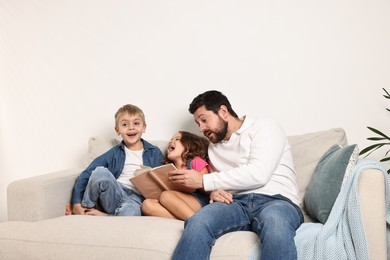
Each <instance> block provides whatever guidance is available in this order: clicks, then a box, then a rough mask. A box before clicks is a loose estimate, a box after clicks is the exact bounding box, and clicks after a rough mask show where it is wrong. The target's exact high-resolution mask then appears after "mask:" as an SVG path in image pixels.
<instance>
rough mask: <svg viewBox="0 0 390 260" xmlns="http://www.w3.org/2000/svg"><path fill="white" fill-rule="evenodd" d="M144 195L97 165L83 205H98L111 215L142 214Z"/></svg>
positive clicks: (89, 206)
mask: <svg viewBox="0 0 390 260" xmlns="http://www.w3.org/2000/svg"><path fill="white" fill-rule="evenodd" d="M143 200H144V199H143V197H142V196H141V195H139V194H137V193H135V192H134V191H133V190H132V189H130V188H127V187H125V186H123V185H121V184H120V183H118V182H117V180H116V179H115V177H114V175H113V174H112V173H111V172H110V171H109V170H108V169H107V168H105V167H96V169H95V170H94V171H93V172H92V175H91V177H90V178H89V181H88V185H87V187H86V189H85V193H84V197H83V201H82V202H81V205H82V206H83V207H85V208H93V207H95V206H97V207H98V208H99V209H102V210H103V211H105V212H106V213H108V214H109V215H115V216H141V204H142V202H143Z"/></svg>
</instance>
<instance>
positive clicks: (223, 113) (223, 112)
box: [218, 105, 229, 120]
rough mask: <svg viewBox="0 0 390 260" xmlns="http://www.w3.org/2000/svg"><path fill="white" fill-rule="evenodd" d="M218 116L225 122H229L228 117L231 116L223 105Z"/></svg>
mask: <svg viewBox="0 0 390 260" xmlns="http://www.w3.org/2000/svg"><path fill="white" fill-rule="evenodd" d="M218 115H219V116H220V117H221V118H222V119H224V120H227V118H228V115H229V111H228V109H227V107H226V106H225V105H221V106H220V107H219V110H218Z"/></svg>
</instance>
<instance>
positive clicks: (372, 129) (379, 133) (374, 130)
mask: <svg viewBox="0 0 390 260" xmlns="http://www.w3.org/2000/svg"><path fill="white" fill-rule="evenodd" d="M367 128H368V129H370V130H371V131H373V132H374V133H376V134H378V135H380V136H383V137H384V138H386V139H387V140H390V137H388V136H387V135H385V134H384V133H382V132H381V131H379V130H377V129H375V128H373V127H370V126H367Z"/></svg>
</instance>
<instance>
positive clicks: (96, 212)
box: [85, 208, 108, 216]
mask: <svg viewBox="0 0 390 260" xmlns="http://www.w3.org/2000/svg"><path fill="white" fill-rule="evenodd" d="M85 215H91V216H108V214H107V213H106V212H103V211H100V210H98V209H95V208H92V209H87V210H86V211H85Z"/></svg>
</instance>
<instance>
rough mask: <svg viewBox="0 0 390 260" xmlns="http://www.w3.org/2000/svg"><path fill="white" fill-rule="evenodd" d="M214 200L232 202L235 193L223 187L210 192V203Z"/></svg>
mask: <svg viewBox="0 0 390 260" xmlns="http://www.w3.org/2000/svg"><path fill="white" fill-rule="evenodd" d="M213 202H223V203H226V204H230V203H232V202H233V195H232V194H231V193H229V192H227V191H224V190H222V189H218V190H215V191H212V192H211V194H210V203H213Z"/></svg>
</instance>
